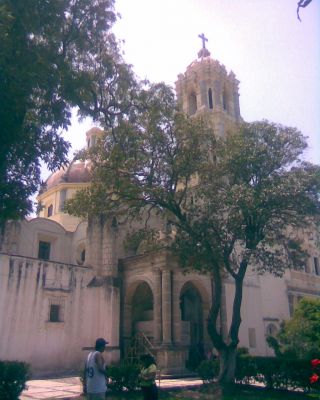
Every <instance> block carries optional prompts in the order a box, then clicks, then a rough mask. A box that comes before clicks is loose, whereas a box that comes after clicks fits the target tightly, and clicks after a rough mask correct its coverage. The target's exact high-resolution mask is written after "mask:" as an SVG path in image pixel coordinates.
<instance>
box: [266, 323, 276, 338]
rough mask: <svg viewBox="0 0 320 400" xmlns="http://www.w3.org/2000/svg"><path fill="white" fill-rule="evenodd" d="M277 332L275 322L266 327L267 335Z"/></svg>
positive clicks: (274, 334) (273, 334)
mask: <svg viewBox="0 0 320 400" xmlns="http://www.w3.org/2000/svg"><path fill="white" fill-rule="evenodd" d="M277 333H278V328H277V327H276V326H275V324H269V325H268V326H267V329H266V334H267V336H276V335H277Z"/></svg>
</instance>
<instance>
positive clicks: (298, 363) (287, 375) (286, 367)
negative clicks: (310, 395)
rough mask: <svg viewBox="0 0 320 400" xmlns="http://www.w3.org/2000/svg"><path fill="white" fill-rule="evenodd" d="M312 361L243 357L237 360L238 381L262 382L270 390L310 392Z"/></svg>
mask: <svg viewBox="0 0 320 400" xmlns="http://www.w3.org/2000/svg"><path fill="white" fill-rule="evenodd" d="M310 376H311V367H310V360H297V359H284V358H275V357H253V356H249V355H242V356H239V357H238V360H237V370H236V380H237V381H238V382H241V383H246V384H248V383H252V382H254V381H255V382H260V383H262V384H263V385H265V386H266V387H267V388H269V389H296V388H301V389H304V390H309V388H310V383H309V377H310Z"/></svg>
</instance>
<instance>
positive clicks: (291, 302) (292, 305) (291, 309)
mask: <svg viewBox="0 0 320 400" xmlns="http://www.w3.org/2000/svg"><path fill="white" fill-rule="evenodd" d="M288 301H289V314H290V317H292V316H293V312H294V297H293V295H292V294H288Z"/></svg>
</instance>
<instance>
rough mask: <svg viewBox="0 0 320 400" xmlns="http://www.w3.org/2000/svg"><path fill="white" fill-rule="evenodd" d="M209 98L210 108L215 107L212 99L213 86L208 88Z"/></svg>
mask: <svg viewBox="0 0 320 400" xmlns="http://www.w3.org/2000/svg"><path fill="white" fill-rule="evenodd" d="M208 100H209V108H210V109H211V110H212V109H213V99H212V90H211V88H210V89H209V90H208Z"/></svg>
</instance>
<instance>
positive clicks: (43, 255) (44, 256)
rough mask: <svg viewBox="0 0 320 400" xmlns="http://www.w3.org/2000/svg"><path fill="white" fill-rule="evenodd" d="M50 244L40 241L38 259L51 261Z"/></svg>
mask: <svg viewBox="0 0 320 400" xmlns="http://www.w3.org/2000/svg"><path fill="white" fill-rule="evenodd" d="M50 247H51V243H50V242H44V241H42V240H40V241H39V250H38V258H40V259H41V260H50Z"/></svg>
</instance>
